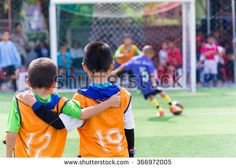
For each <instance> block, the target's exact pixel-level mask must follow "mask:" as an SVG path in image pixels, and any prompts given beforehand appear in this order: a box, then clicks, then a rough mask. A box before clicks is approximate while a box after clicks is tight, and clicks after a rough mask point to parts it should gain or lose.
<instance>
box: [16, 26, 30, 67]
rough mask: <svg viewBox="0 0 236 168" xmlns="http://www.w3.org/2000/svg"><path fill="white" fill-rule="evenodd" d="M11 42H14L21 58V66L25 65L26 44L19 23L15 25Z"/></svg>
mask: <svg viewBox="0 0 236 168" xmlns="http://www.w3.org/2000/svg"><path fill="white" fill-rule="evenodd" d="M12 41H13V42H14V44H15V46H16V49H17V51H18V53H19V54H20V57H21V63H22V65H24V64H25V59H26V50H25V48H26V44H27V41H28V39H27V37H26V36H25V35H24V34H23V33H22V25H21V24H20V23H16V24H15V32H14V34H13V37H12Z"/></svg>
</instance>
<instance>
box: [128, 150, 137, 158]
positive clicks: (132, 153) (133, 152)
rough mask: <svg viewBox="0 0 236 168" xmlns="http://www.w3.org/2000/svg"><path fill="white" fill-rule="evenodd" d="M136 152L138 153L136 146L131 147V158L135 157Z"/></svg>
mask: <svg viewBox="0 0 236 168" xmlns="http://www.w3.org/2000/svg"><path fill="white" fill-rule="evenodd" d="M135 153H136V150H135V148H132V149H129V157H130V158H133V157H134V155H135Z"/></svg>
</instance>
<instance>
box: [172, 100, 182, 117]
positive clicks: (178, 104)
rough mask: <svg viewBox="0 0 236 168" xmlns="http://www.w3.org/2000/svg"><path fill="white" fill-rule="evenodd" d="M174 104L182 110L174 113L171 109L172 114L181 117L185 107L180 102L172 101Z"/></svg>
mask: <svg viewBox="0 0 236 168" xmlns="http://www.w3.org/2000/svg"><path fill="white" fill-rule="evenodd" d="M172 104H174V105H176V106H177V107H179V108H180V109H181V110H178V111H173V109H172V108H170V112H171V113H172V114H173V115H176V116H177V115H180V114H181V113H182V112H183V109H184V106H183V105H182V104H181V103H180V102H178V101H172Z"/></svg>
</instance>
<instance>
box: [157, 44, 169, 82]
mask: <svg viewBox="0 0 236 168" xmlns="http://www.w3.org/2000/svg"><path fill="white" fill-rule="evenodd" d="M167 48H168V45H167V43H166V42H164V43H162V45H161V50H160V51H159V66H158V78H159V79H161V77H162V75H163V74H164V73H165V71H166V66H167V62H168V53H167Z"/></svg>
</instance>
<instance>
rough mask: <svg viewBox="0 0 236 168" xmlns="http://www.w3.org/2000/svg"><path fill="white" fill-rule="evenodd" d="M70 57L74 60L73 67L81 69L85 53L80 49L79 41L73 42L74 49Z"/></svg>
mask: <svg viewBox="0 0 236 168" xmlns="http://www.w3.org/2000/svg"><path fill="white" fill-rule="evenodd" d="M70 55H71V59H72V66H73V67H75V68H76V69H81V68H82V62H83V57H84V51H83V49H82V48H81V47H80V43H79V42H78V41H73V42H72V47H71V48H70Z"/></svg>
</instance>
